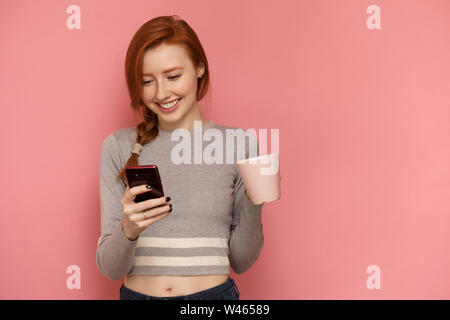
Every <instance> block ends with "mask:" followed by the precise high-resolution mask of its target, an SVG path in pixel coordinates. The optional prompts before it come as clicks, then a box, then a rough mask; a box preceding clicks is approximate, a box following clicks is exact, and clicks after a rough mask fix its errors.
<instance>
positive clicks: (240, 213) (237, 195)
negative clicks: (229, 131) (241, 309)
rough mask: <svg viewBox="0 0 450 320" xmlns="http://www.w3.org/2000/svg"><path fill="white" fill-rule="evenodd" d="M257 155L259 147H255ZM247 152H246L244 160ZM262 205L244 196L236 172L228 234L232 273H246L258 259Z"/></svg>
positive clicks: (243, 187)
mask: <svg viewBox="0 0 450 320" xmlns="http://www.w3.org/2000/svg"><path fill="white" fill-rule="evenodd" d="M257 150H258V151H257V154H259V145H257ZM247 157H248V150H246V158H247ZM263 204H264V203H261V204H258V205H255V204H253V202H252V201H251V200H250V199H249V198H248V197H247V195H246V194H245V184H244V182H243V180H242V177H241V175H240V174H239V172H238V178H237V179H236V181H235V184H234V205H233V219H232V225H231V228H230V230H231V234H230V241H229V247H230V254H229V257H228V258H229V260H230V265H231V267H232V268H233V271H234V272H236V273H238V274H240V273H244V272H245V271H247V270H248V269H249V268H250V267H251V266H252V265H253V264H254V263H255V261H256V260H257V259H258V257H259V254H260V252H261V249H262V247H263V244H264V234H263V226H262V222H261V211H262V206H263Z"/></svg>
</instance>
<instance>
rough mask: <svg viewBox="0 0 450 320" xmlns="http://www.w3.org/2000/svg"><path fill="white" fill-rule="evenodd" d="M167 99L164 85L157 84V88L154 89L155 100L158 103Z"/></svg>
mask: <svg viewBox="0 0 450 320" xmlns="http://www.w3.org/2000/svg"><path fill="white" fill-rule="evenodd" d="M167 98H169V95H167V88H166V86H165V85H164V84H158V88H157V89H156V99H157V100H158V101H165V100H166V99H167Z"/></svg>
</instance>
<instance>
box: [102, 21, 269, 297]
mask: <svg viewBox="0 0 450 320" xmlns="http://www.w3.org/2000/svg"><path fill="white" fill-rule="evenodd" d="M125 65H126V68H125V70H126V80H127V86H128V90H129V93H130V97H131V106H132V108H133V110H134V111H135V112H136V111H140V112H141V115H142V118H143V122H141V123H139V124H138V125H137V127H136V128H132V127H131V128H123V129H120V130H117V131H115V132H113V133H112V134H110V135H109V136H108V137H107V138H106V139H105V140H104V141H103V144H102V153H101V166H100V197H101V229H102V230H101V236H100V238H99V241H98V248H97V257H96V261H97V266H98V268H99V270H100V271H101V272H102V273H103V274H104V275H106V276H107V277H108V278H110V279H113V280H119V279H121V278H122V277H123V276H125V281H124V283H123V284H122V286H121V288H120V299H147V300H150V299H169V300H170V299H231V300H232V299H236V300H237V299H239V290H238V288H237V286H236V284H235V282H234V280H233V279H232V278H231V277H229V272H230V271H229V268H230V266H231V267H232V268H233V270H234V271H235V272H236V273H243V272H244V271H246V270H247V269H248V268H249V267H250V266H251V265H252V264H253V263H254V262H255V261H256V259H257V258H258V256H259V253H260V251H261V248H262V246H263V243H264V237H263V231H262V224H261V208H262V204H260V205H255V204H253V202H251V199H250V198H249V197H248V195H247V193H246V192H245V185H244V184H243V181H242V179H241V177H240V175H239V172H238V171H237V169H236V166H235V165H223V164H216V165H207V164H200V165H198V164H186V165H182V166H180V165H177V164H175V163H174V162H173V160H172V159H173V158H172V157H173V153H172V151H173V150H172V149H173V148H174V144H175V142H173V141H172V139H171V134H172V132H173V130H175V129H180V128H181V129H186V130H187V131H188V132H189V133H191V134H192V135H191V136H193V135H194V134H193V133H194V124H195V122H197V124H201V125H200V127H201V128H202V129H203V130H206V129H216V130H218V131H219V132H222V133H223V134H224V136H225V131H224V130H225V129H228V128H230V127H225V126H222V125H218V124H216V123H215V122H213V121H212V120H207V119H205V117H204V116H203V115H202V113H201V112H200V110H199V107H198V103H197V102H198V101H199V100H201V99H202V98H203V97H204V95H205V93H206V92H207V89H208V84H209V70H208V61H207V59H206V56H205V53H204V51H203V48H202V46H201V44H200V41H199V39H198V37H197V35H196V34H195V32H194V31H193V30H192V28H191V27H190V26H189V25H188V24H187V23H186V22H185V21H183V20H181V19H179V18H178V17H177V16H163V17H157V18H155V19H152V20H150V21H148V22H146V23H145V24H144V25H142V26H141V28H140V29H139V30H138V31H137V32H136V34H135V35H134V37H133V39H132V40H131V43H130V46H129V48H128V52H127V56H126V63H125ZM250 139H252V137H250ZM246 151H247V150H246ZM130 152H131V156H130ZM247 156H248V153H246V157H247ZM138 158H139V164H138ZM235 159H236V158H235ZM143 164H156V165H157V166H158V169H159V172H160V176H161V180H162V184H163V187H164V192H165V194H166V196H164V197H161V198H158V199H152V200H147V201H143V202H139V203H135V202H134V201H133V200H134V199H135V197H136V195H138V194H141V193H144V192H148V191H149V188H151V186H145V185H142V186H138V187H133V188H129V186H128V185H127V183H126V177H125V174H124V170H125V168H126V167H128V166H136V165H143Z"/></svg>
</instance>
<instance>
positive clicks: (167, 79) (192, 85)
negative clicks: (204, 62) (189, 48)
mask: <svg viewBox="0 0 450 320" xmlns="http://www.w3.org/2000/svg"><path fill="white" fill-rule="evenodd" d="M203 72H204V68H203V67H202V66H200V67H198V68H196V67H195V65H194V64H193V62H192V60H191V59H190V58H189V56H188V54H187V52H186V50H185V49H184V47H183V46H181V45H169V44H164V43H163V44H161V45H158V46H157V47H155V48H151V49H148V50H147V51H146V52H145V54H144V59H143V74H144V75H143V78H142V85H143V88H142V94H141V99H142V101H143V102H144V103H145V105H146V106H147V107H148V108H149V109H150V110H151V111H153V112H154V113H156V115H157V116H158V121H159V128H160V129H165V130H174V129H177V128H185V129H189V130H190V129H192V128H193V121H194V120H201V121H203V123H206V122H207V120H206V119H205V118H204V117H203V116H202V114H201V113H200V110H199V108H198V104H197V78H198V77H200V76H202V75H203Z"/></svg>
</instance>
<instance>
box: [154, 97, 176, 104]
mask: <svg viewBox="0 0 450 320" xmlns="http://www.w3.org/2000/svg"><path fill="white" fill-rule="evenodd" d="M180 99H181V98H178V99H174V100H172V101H169V102H156V103H157V104H159V105H162V104H168V103H171V102H174V101H177V100H180Z"/></svg>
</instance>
